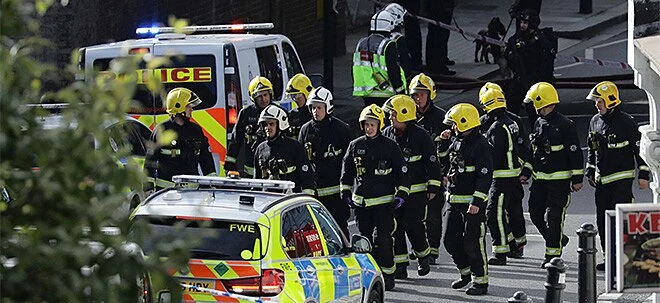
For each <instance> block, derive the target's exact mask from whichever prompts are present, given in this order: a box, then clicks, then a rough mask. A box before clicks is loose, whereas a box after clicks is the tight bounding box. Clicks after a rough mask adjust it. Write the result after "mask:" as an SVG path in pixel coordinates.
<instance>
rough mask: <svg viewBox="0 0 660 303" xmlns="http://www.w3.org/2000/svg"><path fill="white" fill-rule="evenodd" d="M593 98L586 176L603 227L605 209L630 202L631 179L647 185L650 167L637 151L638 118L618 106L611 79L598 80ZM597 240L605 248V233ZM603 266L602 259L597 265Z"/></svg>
mask: <svg viewBox="0 0 660 303" xmlns="http://www.w3.org/2000/svg"><path fill="white" fill-rule="evenodd" d="M587 99H588V100H592V101H594V102H595V105H596V109H598V114H596V115H594V116H593V118H591V122H590V123H589V133H588V147H589V152H588V154H587V169H586V175H587V180H588V181H589V184H591V186H594V187H596V223H597V225H598V230H603V231H604V230H605V211H606V210H612V209H614V207H615V206H616V204H617V203H632V202H633V200H634V197H633V193H632V183H633V180H635V162H637V168H638V169H639V172H638V173H637V182H638V186H639V188H640V189H646V188H648V186H649V167H648V166H646V163H645V162H644V160H642V158H641V157H640V155H639V141H640V139H641V134H640V132H639V129H638V128H637V122H635V119H634V118H633V117H632V116H630V115H629V114H627V113H625V112H624V111H622V110H621V109H619V107H618V106H619V105H620V104H621V99H619V90H618V89H617V87H616V85H615V84H614V83H612V82H610V81H603V82H600V83H598V84H597V85H596V86H595V87H594V88H593V89H592V90H591V92H590V93H589V95H587ZM600 244H601V247H602V249H603V252H605V234H604V233H602V234H601V235H600ZM596 269H598V270H605V263H599V264H598V265H596Z"/></svg>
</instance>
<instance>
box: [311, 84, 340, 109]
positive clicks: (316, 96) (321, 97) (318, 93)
mask: <svg viewBox="0 0 660 303" xmlns="http://www.w3.org/2000/svg"><path fill="white" fill-rule="evenodd" d="M312 103H323V104H325V111H326V112H327V113H328V114H332V109H333V108H334V107H335V106H334V101H333V99H332V93H331V92H330V91H329V90H328V89H327V88H325V87H323V86H319V87H317V88H315V89H314V90H312V92H311V93H309V97H308V98H307V105H308V106H310V105H312Z"/></svg>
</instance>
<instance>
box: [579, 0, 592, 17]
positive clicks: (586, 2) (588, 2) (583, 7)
mask: <svg viewBox="0 0 660 303" xmlns="http://www.w3.org/2000/svg"><path fill="white" fill-rule="evenodd" d="M592 7H593V2H592V0H580V14H591V10H592Z"/></svg>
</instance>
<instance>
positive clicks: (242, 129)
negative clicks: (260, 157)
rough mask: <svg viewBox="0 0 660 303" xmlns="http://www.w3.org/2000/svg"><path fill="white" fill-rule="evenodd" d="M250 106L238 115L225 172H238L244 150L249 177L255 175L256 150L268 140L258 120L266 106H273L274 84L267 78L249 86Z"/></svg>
mask: <svg viewBox="0 0 660 303" xmlns="http://www.w3.org/2000/svg"><path fill="white" fill-rule="evenodd" d="M248 93H249V94H250V100H252V102H253V104H250V105H248V106H246V107H244V108H242V109H241V111H240V112H239V113H238V119H237V121H236V125H234V129H233V130H232V136H231V139H230V140H229V144H228V146H227V158H226V159H225V171H235V170H237V166H236V161H237V159H238V155H239V153H240V151H241V150H242V149H243V148H245V149H243V150H244V154H245V163H244V165H243V166H244V168H245V173H247V175H248V177H252V176H254V174H255V171H254V162H253V161H254V150H255V149H256V148H257V146H258V145H259V143H261V142H263V141H264V140H265V138H266V136H265V134H264V132H263V129H262V128H260V127H259V124H258V120H259V114H261V111H262V110H263V109H264V108H266V106H268V105H270V104H272V100H273V84H272V83H270V80H268V79H267V78H265V77H260V76H257V77H255V78H254V79H252V81H250V84H249V85H248Z"/></svg>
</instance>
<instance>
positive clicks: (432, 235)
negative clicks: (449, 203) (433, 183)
mask: <svg viewBox="0 0 660 303" xmlns="http://www.w3.org/2000/svg"><path fill="white" fill-rule="evenodd" d="M444 207H445V193H444V192H441V193H439V194H437V195H435V197H434V198H433V200H431V201H429V202H428V207H427V209H428V211H427V216H426V237H427V239H428V241H429V246H430V247H431V255H430V256H431V258H434V259H437V258H438V255H439V249H440V243H441V242H440V241H441V240H442V217H443V216H442V215H443V208H444Z"/></svg>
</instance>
